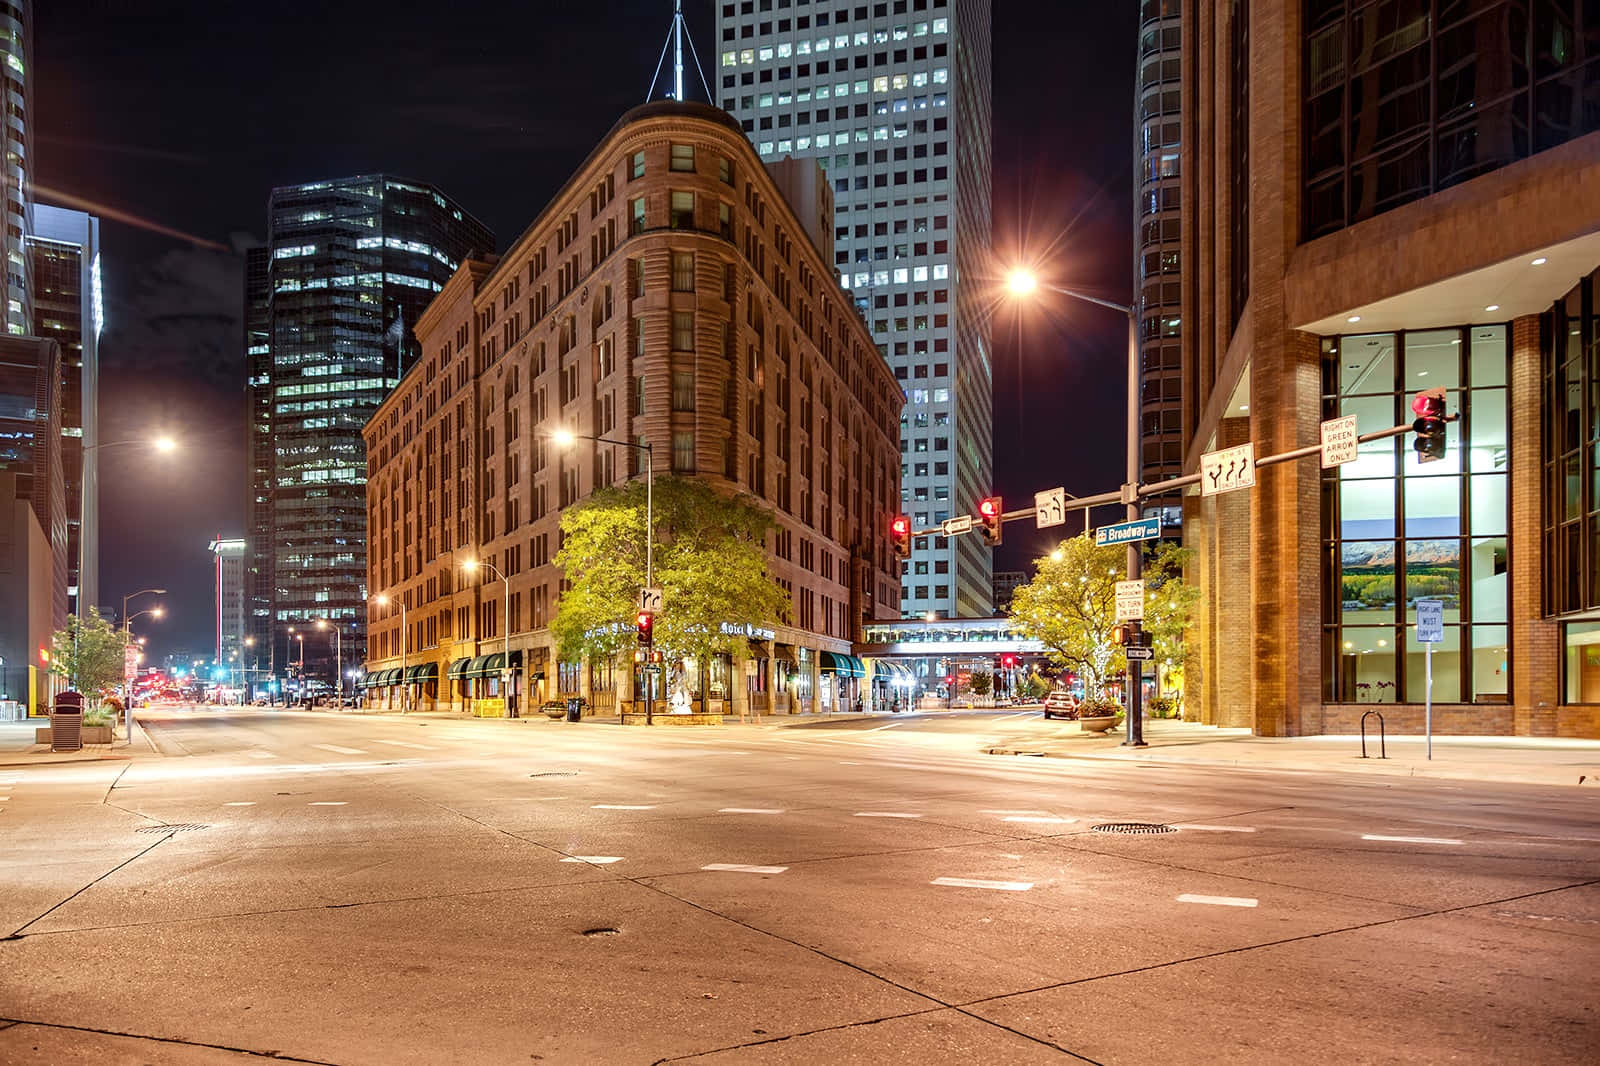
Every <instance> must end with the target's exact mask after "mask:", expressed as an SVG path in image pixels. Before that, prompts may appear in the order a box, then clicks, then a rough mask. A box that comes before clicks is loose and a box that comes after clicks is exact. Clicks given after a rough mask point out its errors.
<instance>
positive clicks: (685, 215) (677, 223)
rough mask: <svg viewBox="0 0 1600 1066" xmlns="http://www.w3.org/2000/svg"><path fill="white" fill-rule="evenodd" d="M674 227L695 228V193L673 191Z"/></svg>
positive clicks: (679, 190)
mask: <svg viewBox="0 0 1600 1066" xmlns="http://www.w3.org/2000/svg"><path fill="white" fill-rule="evenodd" d="M672 228H673V229H694V193H692V192H685V191H683V190H681V189H674V190H673V191H672Z"/></svg>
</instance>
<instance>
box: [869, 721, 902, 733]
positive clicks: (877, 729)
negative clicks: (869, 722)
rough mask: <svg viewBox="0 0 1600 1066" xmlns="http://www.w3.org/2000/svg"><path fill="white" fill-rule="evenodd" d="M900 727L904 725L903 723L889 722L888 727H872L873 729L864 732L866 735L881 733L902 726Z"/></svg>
mask: <svg viewBox="0 0 1600 1066" xmlns="http://www.w3.org/2000/svg"><path fill="white" fill-rule="evenodd" d="M902 725H905V723H904V722H890V723H889V724H888V725H880V726H874V727H873V728H871V729H868V730H866V732H868V733H881V732H883V731H884V730H885V729H894V728H895V727H896V726H902Z"/></svg>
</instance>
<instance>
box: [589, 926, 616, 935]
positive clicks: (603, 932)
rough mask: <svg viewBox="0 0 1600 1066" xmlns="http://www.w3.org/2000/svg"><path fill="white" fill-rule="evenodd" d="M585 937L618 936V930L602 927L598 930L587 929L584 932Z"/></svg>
mask: <svg viewBox="0 0 1600 1066" xmlns="http://www.w3.org/2000/svg"><path fill="white" fill-rule="evenodd" d="M583 935H584V936H616V935H617V930H615V929H612V928H611V927H610V926H601V927H600V928H598V929H585V930H584V931H583Z"/></svg>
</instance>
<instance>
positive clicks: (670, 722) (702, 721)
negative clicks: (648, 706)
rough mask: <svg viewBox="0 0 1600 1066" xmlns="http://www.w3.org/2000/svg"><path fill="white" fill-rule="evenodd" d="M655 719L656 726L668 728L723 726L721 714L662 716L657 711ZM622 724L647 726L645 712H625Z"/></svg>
mask: <svg viewBox="0 0 1600 1066" xmlns="http://www.w3.org/2000/svg"><path fill="white" fill-rule="evenodd" d="M654 718H655V724H656V725H666V726H684V725H687V726H694V725H721V724H722V715H720V714H670V713H669V714H662V713H661V712H660V711H657V712H656V713H655V716H654ZM622 724H623V725H644V724H645V716H644V712H643V711H640V712H638V713H633V712H629V711H624V712H623V714H622Z"/></svg>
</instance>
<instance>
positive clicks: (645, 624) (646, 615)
mask: <svg viewBox="0 0 1600 1066" xmlns="http://www.w3.org/2000/svg"><path fill="white" fill-rule="evenodd" d="M635 621H636V622H637V623H638V627H639V646H640V647H641V648H648V647H650V645H651V644H653V643H655V638H656V616H655V615H653V614H651V613H650V612H649V611H640V612H639V617H638V618H637V619H635Z"/></svg>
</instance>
